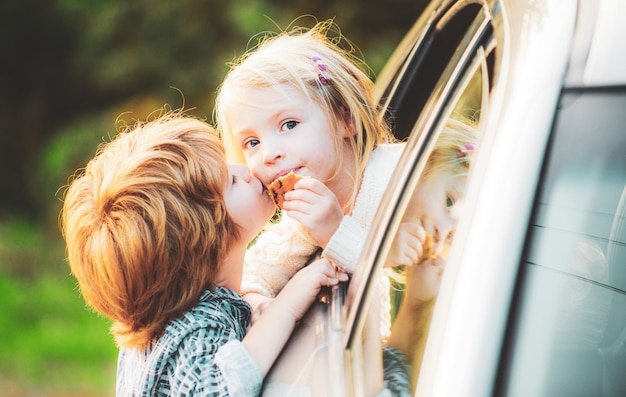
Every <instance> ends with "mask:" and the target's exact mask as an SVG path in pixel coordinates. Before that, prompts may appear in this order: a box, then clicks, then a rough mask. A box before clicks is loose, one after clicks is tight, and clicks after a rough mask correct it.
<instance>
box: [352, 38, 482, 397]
mask: <svg viewBox="0 0 626 397" xmlns="http://www.w3.org/2000/svg"><path fill="white" fill-rule="evenodd" d="M486 65H487V56H486V55H485V51H484V49H483V48H479V49H478V50H476V51H475V54H474V57H473V61H471V62H469V64H468V66H467V69H466V70H465V71H464V72H462V73H461V75H458V76H455V78H456V79H457V88H456V89H455V90H454V91H453V93H452V94H451V95H450V98H451V99H450V101H449V102H448V103H444V104H443V106H442V109H439V111H438V113H437V114H438V115H439V118H438V121H436V122H435V123H434V125H433V128H432V130H431V131H429V132H428V133H427V134H424V133H422V131H417V130H416V131H414V133H413V135H412V136H411V138H410V140H409V142H408V143H407V145H409V146H407V149H406V150H405V154H404V155H403V157H402V160H401V161H403V160H405V161H406V162H401V163H400V165H399V167H402V168H404V169H405V170H409V175H408V176H407V178H408V180H406V181H404V182H405V185H404V187H403V191H402V193H401V194H400V197H399V199H398V203H397V204H396V205H397V208H396V210H395V212H394V214H393V215H392V218H393V220H392V221H391V224H390V226H389V227H388V229H387V233H386V234H385V237H384V239H383V242H382V243H381V248H380V250H379V257H378V259H377V260H378V262H377V263H376V265H375V266H376V268H375V269H376V270H375V272H376V273H375V274H374V275H372V277H371V278H370V281H369V284H368V286H367V292H368V297H369V299H367V300H365V301H363V302H361V306H362V307H361V308H360V309H361V310H362V311H363V312H364V313H365V314H364V316H363V321H361V322H359V323H357V331H356V337H355V338H353V339H352V343H351V345H350V346H349V348H350V349H349V351H350V355H351V356H350V358H349V359H350V363H351V365H350V367H351V370H352V374H351V376H352V377H353V378H354V379H355V382H354V384H355V385H356V387H357V388H361V389H359V390H354V395H373V394H375V391H376V390H379V388H380V386H381V384H383V383H384V385H385V387H386V388H387V389H389V390H390V391H391V394H392V395H393V396H396V395H407V393H410V394H412V392H413V390H414V388H415V386H416V382H417V379H418V374H419V369H420V363H421V359H422V354H423V348H424V345H425V342H426V339H427V335H428V329H429V324H430V319H431V316H432V312H433V308H434V303H435V301H436V298H437V294H438V290H439V285H440V282H441V280H442V277H444V270H445V267H446V260H447V255H448V251H449V249H450V247H451V244H452V243H453V241H454V233H455V228H456V224H457V222H458V220H459V218H460V217H461V216H463V202H464V194H465V190H466V187H467V183H468V180H469V178H470V175H471V172H472V166H471V165H472V163H473V162H474V161H475V158H476V156H477V155H478V153H479V151H480V145H481V143H480V141H481V133H480V131H481V129H480V119H481V115H482V114H484V112H486V110H487V109H486V104H487V103H488V101H487V99H488V98H487V97H488V82H489V78H488V75H487V74H488V72H487V66H486ZM417 139H420V140H424V139H425V141H424V142H423V146H419V145H413V143H414V142H413V141H415V140H417ZM409 148H410V149H409ZM406 151H409V152H411V151H413V152H414V153H413V154H409V153H407V152H406ZM355 273H356V272H355ZM381 291H384V293H385V294H387V295H388V296H389V301H390V302H389V303H388V302H385V300H381V299H380V296H381V294H382V293H381ZM385 305H388V306H389V307H386V306H385ZM387 315H388V317H389V318H390V323H391V326H390V327H389V325H388V324H389V323H388V322H387V321H386V320H385V319H384V318H382V317H384V316H387ZM381 333H382V334H383V338H382V342H381V337H380V335H381ZM376 368H378V370H376Z"/></svg>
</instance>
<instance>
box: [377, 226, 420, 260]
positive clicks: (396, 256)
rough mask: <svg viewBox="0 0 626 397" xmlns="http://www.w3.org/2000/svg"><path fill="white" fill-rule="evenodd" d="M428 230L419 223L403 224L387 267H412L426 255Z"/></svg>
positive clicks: (396, 237)
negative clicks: (425, 245) (425, 242)
mask: <svg viewBox="0 0 626 397" xmlns="http://www.w3.org/2000/svg"><path fill="white" fill-rule="evenodd" d="M425 240H426V230H425V229H424V228H423V227H422V225H421V224H419V223H401V224H400V227H399V228H398V232H397V233H396V236H395V238H394V239H393V244H392V246H391V249H390V251H389V255H388V256H387V260H386V261H385V267H395V266H401V265H405V266H412V265H414V264H416V263H418V262H419V261H420V260H421V258H422V255H423V254H424V241H425Z"/></svg>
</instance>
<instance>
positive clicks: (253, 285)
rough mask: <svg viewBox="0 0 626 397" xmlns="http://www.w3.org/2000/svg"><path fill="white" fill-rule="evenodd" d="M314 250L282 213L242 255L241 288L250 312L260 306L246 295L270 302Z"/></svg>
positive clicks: (304, 233)
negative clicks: (267, 299)
mask: <svg viewBox="0 0 626 397" xmlns="http://www.w3.org/2000/svg"><path fill="white" fill-rule="evenodd" d="M317 249H318V247H317V246H316V244H315V241H314V240H313V239H312V238H311V237H310V236H309V235H308V233H306V231H305V230H304V228H303V226H302V225H301V224H300V223H299V222H297V221H296V220H294V219H292V218H289V217H288V216H287V215H285V214H284V213H283V214H282V218H281V220H280V222H278V223H277V224H272V225H270V227H269V228H268V229H267V230H265V231H264V232H263V233H262V234H261V235H260V236H259V238H258V239H257V241H256V242H255V243H254V245H252V246H251V247H250V248H249V249H248V250H247V251H246V257H245V265H244V269H243V279H242V284H241V293H242V295H243V297H244V299H246V301H248V303H250V305H251V306H252V307H253V309H254V308H255V307H256V305H257V304H258V303H260V302H256V301H255V300H254V296H255V295H250V294H256V295H257V297H258V295H261V296H263V297H267V298H274V297H275V296H276V295H277V294H278V293H279V292H280V290H281V289H282V288H283V287H284V286H285V285H286V284H287V282H288V281H289V279H291V278H292V277H293V276H294V274H296V273H297V272H298V270H300V269H301V268H302V267H304V265H306V264H307V263H309V262H310V258H311V256H312V255H313V254H315V252H316V251H317ZM248 295H249V296H248Z"/></svg>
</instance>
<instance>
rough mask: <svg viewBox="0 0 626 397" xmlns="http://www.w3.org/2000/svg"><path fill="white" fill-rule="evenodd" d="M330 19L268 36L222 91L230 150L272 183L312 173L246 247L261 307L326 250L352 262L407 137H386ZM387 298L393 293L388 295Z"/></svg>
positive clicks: (369, 91)
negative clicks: (276, 220) (402, 140)
mask: <svg viewBox="0 0 626 397" xmlns="http://www.w3.org/2000/svg"><path fill="white" fill-rule="evenodd" d="M331 28H333V25H332V23H329V22H322V23H320V24H318V25H316V26H315V27H313V28H312V29H310V30H306V29H296V30H293V31H290V32H284V33H282V34H279V35H277V36H273V37H266V38H264V39H263V40H262V41H261V43H260V44H259V45H258V47H257V48H255V49H254V50H252V51H251V52H249V53H248V54H246V55H244V56H243V57H242V58H241V60H240V62H238V63H236V64H235V66H234V67H233V68H232V69H231V71H230V72H229V73H228V75H227V76H226V78H225V80H224V83H223V84H222V87H221V88H220V91H219V93H218V97H217V105H216V118H217V125H218V128H219V129H221V132H222V134H223V138H224V140H225V142H227V148H228V149H227V150H228V152H229V154H230V155H231V156H234V155H237V154H239V155H241V157H243V160H244V161H245V162H246V164H247V165H248V166H249V167H250V168H251V170H252V173H253V174H254V175H255V176H256V177H258V178H259V179H260V180H261V181H262V182H263V183H264V184H265V185H266V186H267V185H269V184H270V183H272V182H273V181H274V180H275V179H276V178H278V177H280V176H282V175H285V174H287V173H288V172H289V171H292V170H293V171H294V172H296V173H297V174H299V175H302V176H306V177H307V178H304V179H302V180H300V181H299V182H298V183H296V185H295V190H294V191H291V192H288V193H287V194H286V195H285V199H286V201H285V203H284V207H283V209H284V211H283V212H282V216H281V220H280V222H279V223H277V224H275V225H272V227H271V228H268V230H266V231H265V232H264V233H263V234H262V235H261V236H260V237H259V239H258V240H257V242H256V243H255V244H254V246H252V247H251V248H250V250H248V252H247V254H246V266H245V269H244V278H243V292H244V293H245V298H246V300H248V301H249V302H250V303H251V304H252V306H253V307H256V306H258V305H260V304H261V303H263V302H268V301H269V300H270V299H271V298H273V297H274V296H275V295H276V294H277V293H278V292H279V291H280V290H281V289H282V288H283V286H284V285H285V283H286V282H287V280H289V279H290V278H291V277H292V276H293V274H295V272H296V271H297V270H298V269H300V268H302V267H303V266H305V265H306V263H307V262H308V261H309V259H310V257H311V256H313V255H315V254H316V253H317V252H318V250H320V249H321V250H322V256H323V257H325V258H328V259H330V260H331V261H332V262H333V263H334V264H335V265H337V266H338V267H340V268H341V269H345V270H346V271H347V272H352V271H353V270H354V267H355V265H356V260H357V258H358V256H359V254H360V252H361V249H362V246H363V243H364V240H365V237H366V233H367V230H368V228H369V227H370V226H371V223H372V219H373V217H374V214H375V213H376V208H377V207H378V205H379V203H380V200H381V197H382V194H383V192H384V191H385V188H386V186H387V184H388V182H389V179H390V176H391V173H392V172H393V170H394V168H395V165H396V163H397V161H398V158H399V156H400V154H401V150H402V148H403V146H404V145H402V144H387V143H388V142H391V141H392V140H393V138H392V136H391V134H390V131H389V129H388V127H387V126H386V124H385V123H384V121H383V117H382V115H381V114H380V112H379V111H378V106H377V104H376V102H375V100H374V95H373V83H372V81H371V80H370V78H369V77H368V76H367V75H366V74H365V73H363V72H362V71H361V70H360V69H359V67H357V66H356V63H355V62H353V61H356V59H353V58H354V57H353V56H352V54H350V53H348V52H346V51H344V50H342V49H341V48H340V47H339V45H338V44H337V42H336V40H335V39H333V38H331V37H330V35H328V33H329V31H330V29H331ZM340 38H342V37H340ZM342 39H343V38H342ZM380 280H381V283H383V282H387V283H388V280H387V279H386V278H385V277H380ZM381 299H385V300H386V301H387V302H388V299H389V296H388V294H386V293H385V294H384V295H381ZM388 305H389V304H388V303H387V304H386V306H388ZM388 312H389V311H388V310H386V313H387V315H386V316H385V317H386V318H384V319H383V320H384V321H383V323H384V325H382V331H383V332H384V333H385V334H388V333H389V316H388Z"/></svg>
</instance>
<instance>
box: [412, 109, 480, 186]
mask: <svg viewBox="0 0 626 397" xmlns="http://www.w3.org/2000/svg"><path fill="white" fill-rule="evenodd" d="M479 138H480V137H479V136H478V129H477V127H476V126H475V125H474V123H473V121H472V120H470V119H469V118H462V117H459V116H455V118H452V117H451V118H449V119H448V120H446V123H445V125H444V128H443V130H442V131H441V134H439V136H437V137H436V138H435V147H434V148H433V150H432V152H431V153H430V155H429V157H428V161H427V162H426V167H425V168H424V175H423V177H428V176H430V175H432V174H435V173H445V174H451V175H455V176H458V177H464V176H467V175H468V174H469V170H470V165H471V162H472V159H473V157H474V154H475V153H474V152H475V151H476V150H477V148H478V141H479ZM468 145H471V146H472V148H473V149H471V150H467V147H468Z"/></svg>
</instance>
